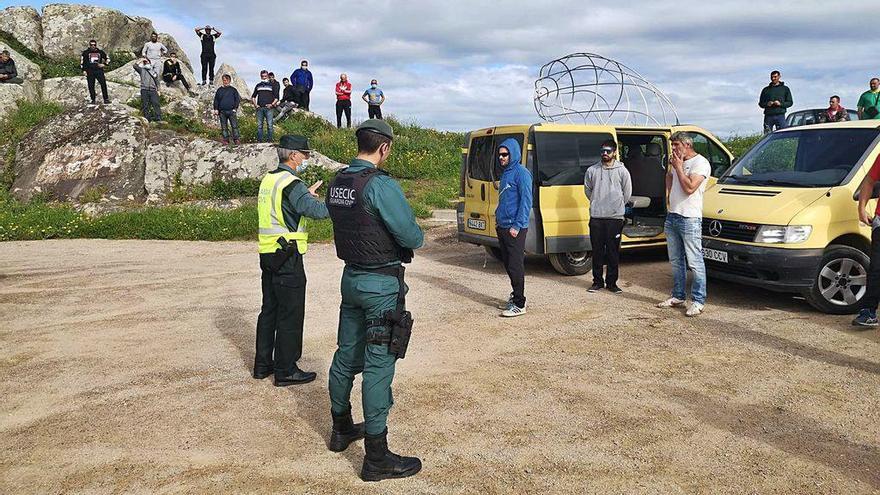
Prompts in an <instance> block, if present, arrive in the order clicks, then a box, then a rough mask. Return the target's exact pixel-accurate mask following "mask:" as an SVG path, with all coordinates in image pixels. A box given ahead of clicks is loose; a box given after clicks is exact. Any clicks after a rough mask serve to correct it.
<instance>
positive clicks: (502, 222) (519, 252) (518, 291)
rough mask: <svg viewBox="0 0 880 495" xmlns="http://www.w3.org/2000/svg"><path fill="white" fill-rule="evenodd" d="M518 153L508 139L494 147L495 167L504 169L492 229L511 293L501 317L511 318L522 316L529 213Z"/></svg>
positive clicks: (527, 179)
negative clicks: (495, 232) (496, 157)
mask: <svg viewBox="0 0 880 495" xmlns="http://www.w3.org/2000/svg"><path fill="white" fill-rule="evenodd" d="M521 156H522V153H521V151H520V146H519V143H518V142H517V141H516V139H513V138H508V139H505V140H504V141H502V143H501V146H499V147H498V163H499V164H500V165H501V167H503V168H504V172H502V174H501V183H500V184H499V186H498V206H497V207H496V208H495V226H496V231H497V234H498V243H499V247H500V248H501V260H502V261H503V262H504V269H505V270H507V275H508V276H509V277H510V285H511V287H512V288H513V292H512V293H511V294H510V299H509V300H508V301H507V309H505V310H504V312H503V313H501V316H505V317H512V316H519V315H522V314H525V312H526V296H525V285H526V276H525V275H526V273H525V258H526V252H525V249H526V234H527V233H528V227H529V212H530V211H531V209H532V174H531V173H530V172H529V171H528V170H526V168H525V167H523V166H522V164H520V158H521Z"/></svg>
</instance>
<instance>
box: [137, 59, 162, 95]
mask: <svg viewBox="0 0 880 495" xmlns="http://www.w3.org/2000/svg"><path fill="white" fill-rule="evenodd" d="M134 71H135V72H137V73H138V74H139V75H140V76H141V89H145V90H147V91H159V72H158V71H157V69H156V66H155V65H154V66H152V67H151V68H150V69H149V70H148V69H145V68H144V67H143V66H141V63H140V62H138V63H136V64H134Z"/></svg>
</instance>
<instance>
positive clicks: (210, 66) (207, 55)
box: [195, 26, 223, 86]
mask: <svg viewBox="0 0 880 495" xmlns="http://www.w3.org/2000/svg"><path fill="white" fill-rule="evenodd" d="M195 29H196V36H198V37H199V39H200V40H202V54H201V56H200V61H201V63H202V83H201V84H199V86H204V85H205V81H206V79H205V78H206V77H208V76H210V81H211V85H213V84H214V63H215V62H216V61H217V54H216V53H215V52H214V41H216V40H217V38H219V37H220V35H222V34H223V33H221V32H220V31H219V30H218V29H216V28H212V27H211V26H205V27H204V28H195Z"/></svg>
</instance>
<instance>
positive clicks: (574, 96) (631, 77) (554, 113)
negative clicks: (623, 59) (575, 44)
mask: <svg viewBox="0 0 880 495" xmlns="http://www.w3.org/2000/svg"><path fill="white" fill-rule="evenodd" d="M590 76H592V78H593V79H592V81H590V80H588V79H586V78H588V77H590ZM631 93H632V94H631ZM534 103H535V111H536V112H537V113H538V116H539V117H541V118H542V119H543V120H545V121H548V122H558V121H567V122H569V123H572V124H573V123H584V124H587V123H593V122H595V123H597V124H609V123H612V122H614V123H618V124H620V125H644V126H650V125H657V126H665V125H670V124H679V120H678V113H677V112H676V111H675V106H674V105H673V104H672V101H670V100H669V98H668V97H667V96H666V95H665V94H663V92H662V91H660V89H658V88H657V87H656V86H654V85H653V84H651V82H650V81H648V80H647V79H645V78H644V77H642V75H641V74H639V73H638V72H637V71H635V70H633V69H631V68H629V67H627V66H626V65H624V64H622V63H620V62H617V61H616V60H612V59H609V58H606V57H603V56H601V55H597V54H595V53H573V54H570V55H566V56H565V57H562V58H558V59H556V60H553V61H551V62H548V63H546V64H544V65H543V66H542V67H541V71H540V73H539V77H538V79H537V80H536V81H535V98H534ZM621 119H622V120H621ZM615 121H616V122H615Z"/></svg>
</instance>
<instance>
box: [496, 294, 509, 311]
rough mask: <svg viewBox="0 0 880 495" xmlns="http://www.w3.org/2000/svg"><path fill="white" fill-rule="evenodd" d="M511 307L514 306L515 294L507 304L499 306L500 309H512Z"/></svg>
mask: <svg viewBox="0 0 880 495" xmlns="http://www.w3.org/2000/svg"><path fill="white" fill-rule="evenodd" d="M511 306H513V292H511V293H510V297H508V298H507V302H506V303H504V304H499V305H498V309H510V307H511Z"/></svg>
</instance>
